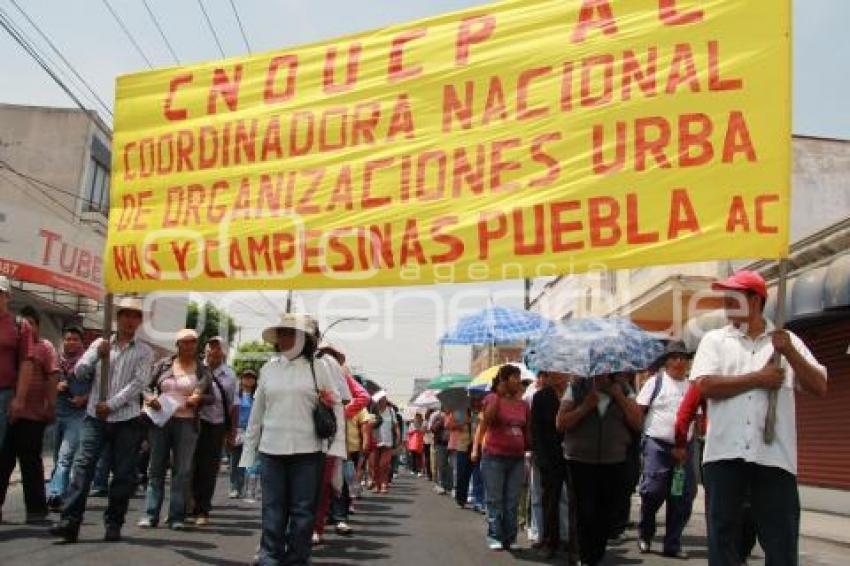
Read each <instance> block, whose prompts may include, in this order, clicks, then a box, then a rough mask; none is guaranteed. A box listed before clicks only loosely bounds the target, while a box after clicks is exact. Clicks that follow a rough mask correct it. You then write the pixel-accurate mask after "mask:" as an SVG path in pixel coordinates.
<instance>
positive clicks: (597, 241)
mask: <svg viewBox="0 0 850 566" xmlns="http://www.w3.org/2000/svg"><path fill="white" fill-rule="evenodd" d="M587 206H588V224H589V226H588V227H589V228H590V245H591V247H594V248H601V247H608V246H614V245H616V244H617V242H619V241H620V236H622V233H623V231H622V229H621V228H620V225H619V224H618V222H617V219H618V218H619V216H620V203H619V202H617V199H615V198H612V197H591V198H590V199H588V201H587ZM605 231H607V232H608V234H607V235H606V234H604V232H605Z"/></svg>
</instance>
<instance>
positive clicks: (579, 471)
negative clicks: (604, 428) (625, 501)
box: [569, 460, 628, 565]
mask: <svg viewBox="0 0 850 566" xmlns="http://www.w3.org/2000/svg"><path fill="white" fill-rule="evenodd" d="M569 473H570V476H571V479H572V482H573V489H574V493H575V498H576V515H577V516H576V520H577V523H578V525H576V527H577V531H578V545H579V554H580V556H581V561H582V562H583V563H586V564H591V565H593V564H599V563H600V562H601V561H602V558H603V557H604V556H605V549H606V547H607V545H608V537H609V535H610V533H611V531H612V529H613V527H614V526H615V525H616V524H617V522H618V521H619V520H621V509H620V503H621V499H622V493H623V492H624V491H625V485H626V482H627V481H628V478H627V475H628V470H627V467H626V463H625V462H623V463H619V464H584V463H581V462H575V461H572V460H571V461H570V462H569Z"/></svg>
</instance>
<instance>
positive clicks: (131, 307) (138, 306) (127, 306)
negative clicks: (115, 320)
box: [112, 297, 145, 316]
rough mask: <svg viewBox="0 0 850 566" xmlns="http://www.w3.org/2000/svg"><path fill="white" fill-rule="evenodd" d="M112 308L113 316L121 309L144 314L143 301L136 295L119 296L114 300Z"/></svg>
mask: <svg viewBox="0 0 850 566" xmlns="http://www.w3.org/2000/svg"><path fill="white" fill-rule="evenodd" d="M112 308H113V311H114V312H115V316H118V315H119V314H120V313H121V311H136V312H138V313H139V314H142V315H144V314H145V309H144V303H143V302H142V299H140V298H138V297H121V298H120V299H118V300H116V301H115V304H114V305H113V307H112Z"/></svg>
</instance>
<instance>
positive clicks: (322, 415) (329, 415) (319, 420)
mask: <svg viewBox="0 0 850 566" xmlns="http://www.w3.org/2000/svg"><path fill="white" fill-rule="evenodd" d="M310 373H312V374H313V387H315V389H316V396H317V399H316V406H315V408H313V425H314V426H315V428H316V436H318V437H319V440H327V441H330V440H331V439H333V437H334V436H336V427H337V423H336V415H334V410H333V408H332V407H328V406H327V405H325V404H324V403H323V402H322V399H321V392H320V391H319V384H318V383H317V382H316V368H315V367H314V366H313V360H312V359H311V360H310Z"/></svg>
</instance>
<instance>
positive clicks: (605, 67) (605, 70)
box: [581, 54, 614, 107]
mask: <svg viewBox="0 0 850 566" xmlns="http://www.w3.org/2000/svg"><path fill="white" fill-rule="evenodd" d="M596 66H601V67H602V92H600V93H599V94H596V95H591V90H593V85H594V84H599V81H594V80H592V77H593V70H594V68H595V67H596ZM613 98H614V56H613V55H608V54H606V55H596V56H593V57H588V58H587V59H585V60H584V61H582V65H581V105H582V106H585V107H589V106H601V105H603V104H609V103H610V102H611V100H612V99H613Z"/></svg>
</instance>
